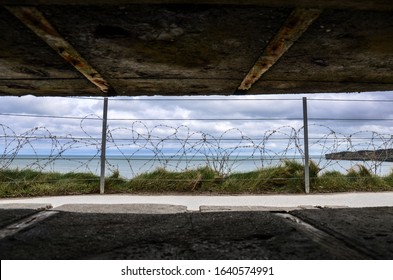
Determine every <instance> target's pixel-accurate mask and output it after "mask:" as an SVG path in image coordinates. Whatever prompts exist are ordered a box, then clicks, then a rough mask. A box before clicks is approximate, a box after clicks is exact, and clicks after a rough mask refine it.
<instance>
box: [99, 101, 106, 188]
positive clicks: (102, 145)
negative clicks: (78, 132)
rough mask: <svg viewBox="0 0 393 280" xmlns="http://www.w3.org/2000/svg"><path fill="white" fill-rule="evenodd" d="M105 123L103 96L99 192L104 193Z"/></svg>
mask: <svg viewBox="0 0 393 280" xmlns="http://www.w3.org/2000/svg"><path fill="white" fill-rule="evenodd" d="M107 123H108V98H107V97H105V98H104V108H103V113H102V137H101V165H100V167H101V173H100V194H104V193H105V161H106V134H107V130H108V125H107Z"/></svg>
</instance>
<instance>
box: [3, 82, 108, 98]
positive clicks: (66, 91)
mask: <svg viewBox="0 0 393 280" xmlns="http://www.w3.org/2000/svg"><path fill="white" fill-rule="evenodd" d="M0 95H13V96H22V95H35V96H102V95H104V94H103V93H102V92H101V91H100V90H99V89H98V88H97V87H95V86H93V85H92V84H91V83H90V82H89V81H87V80H86V79H36V80H34V79H21V80H0Z"/></svg>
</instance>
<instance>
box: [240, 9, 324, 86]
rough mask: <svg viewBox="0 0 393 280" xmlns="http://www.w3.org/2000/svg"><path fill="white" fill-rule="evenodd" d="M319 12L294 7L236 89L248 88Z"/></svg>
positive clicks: (296, 38) (294, 40)
mask: <svg viewBox="0 0 393 280" xmlns="http://www.w3.org/2000/svg"><path fill="white" fill-rule="evenodd" d="M320 13H321V10H319V9H302V8H297V9H295V10H294V11H293V12H292V13H291V14H290V15H289V17H288V19H287V20H286V21H285V23H284V24H283V26H282V27H281V28H280V30H279V31H278V33H277V34H276V35H275V37H274V38H273V39H272V40H271V41H270V43H269V44H268V45H267V47H266V48H265V50H264V51H263V53H262V55H261V56H260V57H259V58H258V60H257V62H256V63H255V64H254V66H253V67H252V68H251V70H250V71H249V72H248V74H247V75H246V77H245V78H244V79H243V81H242V82H241V84H240V86H239V88H238V89H239V90H241V91H247V90H249V89H250V88H251V87H252V85H253V84H254V83H255V82H257V81H258V80H259V79H260V78H261V77H262V75H263V74H264V73H265V72H267V71H268V70H269V69H270V68H271V67H272V66H273V65H274V64H275V63H276V62H277V61H278V60H279V59H280V57H281V56H283V55H284V54H285V53H286V52H287V51H288V49H289V48H290V47H291V46H292V45H293V44H294V43H295V42H296V41H297V40H298V39H299V38H300V36H301V35H302V34H303V33H304V32H305V31H306V30H307V29H308V27H309V26H310V25H311V24H312V23H313V22H314V20H315V19H317V18H318V16H319V15H320Z"/></svg>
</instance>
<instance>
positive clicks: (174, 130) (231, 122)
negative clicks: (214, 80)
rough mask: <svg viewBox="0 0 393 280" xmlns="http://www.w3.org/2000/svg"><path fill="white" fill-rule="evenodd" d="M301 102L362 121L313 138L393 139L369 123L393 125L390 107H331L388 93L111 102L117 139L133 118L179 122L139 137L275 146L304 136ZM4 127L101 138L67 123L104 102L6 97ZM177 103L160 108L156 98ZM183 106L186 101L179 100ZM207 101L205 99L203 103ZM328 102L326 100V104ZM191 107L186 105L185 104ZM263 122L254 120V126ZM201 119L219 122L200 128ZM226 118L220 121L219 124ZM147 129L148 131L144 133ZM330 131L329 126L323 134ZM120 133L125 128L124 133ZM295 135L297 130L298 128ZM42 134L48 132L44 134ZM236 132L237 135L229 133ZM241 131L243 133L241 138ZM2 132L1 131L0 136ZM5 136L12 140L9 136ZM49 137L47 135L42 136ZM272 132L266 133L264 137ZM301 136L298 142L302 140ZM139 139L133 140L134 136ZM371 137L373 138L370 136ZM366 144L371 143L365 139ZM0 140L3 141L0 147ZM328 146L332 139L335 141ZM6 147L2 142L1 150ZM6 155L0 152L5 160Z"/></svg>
mask: <svg viewBox="0 0 393 280" xmlns="http://www.w3.org/2000/svg"><path fill="white" fill-rule="evenodd" d="M302 96H307V97H308V99H309V102H308V111H309V117H310V118H325V119H330V118H341V119H356V120H353V121H329V120H326V121H323V120H314V121H313V120H310V129H309V133H310V137H324V136H326V135H328V134H329V133H330V132H331V131H335V132H337V133H338V135H337V136H334V135H331V136H330V137H331V138H334V137H338V136H340V137H341V136H342V135H351V134H354V133H356V132H357V131H362V130H368V131H375V132H377V133H382V134H388V135H390V134H393V129H392V124H393V122H392V121H390V122H389V121H386V122H382V121H365V120H358V119H367V118H369V119H370V118H393V112H392V110H391V105H392V103H391V102H372V101H370V102H367V101H362V102H358V101H353V102H347V101H329V100H332V99H345V100H360V99H361V100H373V99H392V95H391V93H390V92H374V93H361V94H315V95H310V94H309V95H279V96H278V95H267V96H231V97H218V96H210V97H184V98H183V99H182V98H181V97H168V98H166V97H137V98H124V97H122V98H114V99H110V100H109V113H108V116H109V119H124V120H121V121H115V120H110V121H109V126H110V129H111V130H112V132H113V135H112V136H113V137H114V138H121V137H129V138H130V137H132V136H133V135H132V124H133V123H134V122H135V121H134V120H135V119H178V120H167V121H166V120H159V121H154V120H145V121H142V123H138V124H135V123H134V126H135V127H134V128H135V129H136V131H137V132H138V133H141V134H146V135H148V134H149V133H154V135H155V136H159V137H170V135H175V136H176V137H177V138H187V137H191V136H192V137H195V136H197V137H202V133H205V134H209V135H212V136H213V137H215V138H219V137H220V136H221V135H222V134H223V133H225V132H226V131H229V132H228V133H226V134H225V137H232V136H236V135H237V136H239V135H242V136H245V137H246V138H247V137H248V138H251V139H257V140H258V139H261V140H262V138H263V137H266V136H267V135H270V133H272V136H271V137H272V139H273V138H274V137H275V138H280V137H281V138H285V137H288V136H291V135H292V134H293V129H294V130H299V129H300V128H301V127H302V125H303V123H302V120H295V119H293V118H299V119H300V118H301V117H302V98H301V97H302ZM0 98H1V102H0V112H1V113H2V114H3V115H1V114H0V124H2V125H4V126H8V127H10V128H11V129H12V130H14V131H15V133H16V134H17V135H19V134H22V133H24V132H26V131H28V130H30V129H32V128H34V127H44V128H45V129H47V131H49V132H50V134H52V135H56V136H58V137H61V136H66V135H73V136H74V137H76V136H78V137H79V136H83V137H89V136H92V137H100V134H101V125H102V124H101V121H95V120H84V121H83V122H82V128H81V120H80V119H77V120H73V119H68V118H64V117H73V116H76V117H80V118H84V117H86V116H87V115H91V114H92V115H97V116H101V115H102V99H89V98H60V97H56V98H54V97H51V98H50V97H46V98H42V97H41V98H37V97H32V96H26V97H20V98H17V97H0ZM163 98H165V99H172V100H170V101H159V100H158V99H163ZM180 99H181V100H180ZM199 99H201V100H199ZM322 99H326V100H322ZM184 100H185V101H184ZM4 114H34V115H50V116H53V117H59V118H53V117H49V118H35V117H18V116H9V115H4ZM258 118H260V119H264V120H255V119H258ZM199 119H217V120H209V121H202V120H199ZM219 119H222V120H219ZM145 126H146V127H145ZM325 126H327V127H328V128H327V127H325ZM119 128H121V129H119ZM292 128H293V129H292ZM45 129H44V130H45ZM231 129H235V130H231ZM239 131H240V132H241V134H240V133H238V132H239ZM1 133H3V132H1ZM6 133H11V132H10V131H7V132H6ZM40 133H44V132H42V131H41V132H40ZM266 133H267V134H266ZM302 133H303V132H302V131H300V136H302ZM134 136H135V134H134ZM366 138H367V137H366ZM366 140H367V139H366ZM0 141H1V140H0ZM271 141H272V142H271V143H269V145H270V146H269V147H272V148H276V149H278V148H279V147H278V146H279V145H283V144H282V143H284V144H285V141H282V140H280V141H279V140H277V139H276V140H274V141H273V140H271ZM329 141H330V140H329ZM1 143H2V142H0V144H1ZM1 152H2V150H1V149H0V153H1Z"/></svg>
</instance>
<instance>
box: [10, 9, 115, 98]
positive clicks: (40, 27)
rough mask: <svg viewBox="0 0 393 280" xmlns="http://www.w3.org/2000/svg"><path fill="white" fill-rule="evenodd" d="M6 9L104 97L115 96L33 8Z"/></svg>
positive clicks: (108, 86)
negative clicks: (94, 86)
mask: <svg viewBox="0 0 393 280" xmlns="http://www.w3.org/2000/svg"><path fill="white" fill-rule="evenodd" d="M6 9H7V10H8V11H10V12H11V13H12V14H13V15H14V16H16V17H17V18H18V19H19V20H20V21H21V22H22V23H23V24H24V25H26V26H27V27H29V28H30V29H31V30H32V31H33V32H34V33H35V34H36V35H37V36H38V37H40V38H41V39H42V40H44V41H45V42H46V43H47V44H48V45H49V46H50V47H51V48H52V49H54V50H55V51H56V52H57V53H58V54H59V55H60V56H61V57H63V58H64V60H65V61H67V62H68V63H70V64H71V65H72V66H73V67H74V68H75V69H76V70H78V71H79V72H80V73H81V74H82V75H83V76H85V77H86V78H87V79H88V80H89V81H90V82H92V83H93V84H94V85H96V86H97V87H98V88H99V89H100V90H101V91H102V92H103V93H104V94H105V95H115V94H114V93H115V91H114V89H113V88H112V87H111V86H110V85H109V83H108V82H107V81H106V80H105V79H104V78H103V77H102V76H101V75H100V73H98V72H97V71H96V70H95V69H94V68H93V67H92V66H91V65H90V64H89V63H88V61H86V60H85V59H84V58H83V57H82V56H81V55H80V54H79V53H78V52H77V51H76V50H75V49H74V47H73V46H72V45H71V44H70V43H68V42H67V41H66V40H65V39H64V38H63V37H62V36H61V35H60V34H59V33H58V32H57V31H56V29H55V28H54V27H53V26H52V24H51V23H50V22H49V21H48V20H47V19H46V18H45V16H44V15H43V14H42V13H41V12H40V11H39V10H38V9H37V8H35V7H19V6H6Z"/></svg>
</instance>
